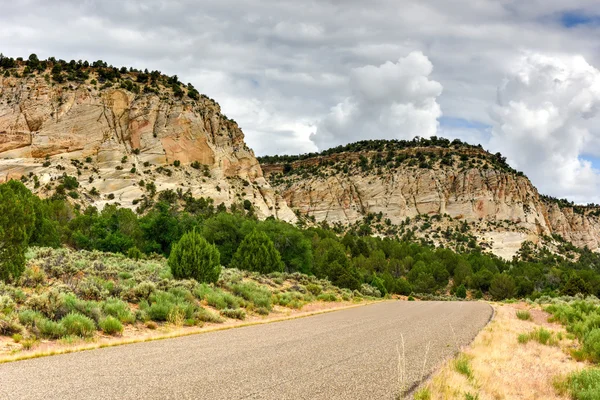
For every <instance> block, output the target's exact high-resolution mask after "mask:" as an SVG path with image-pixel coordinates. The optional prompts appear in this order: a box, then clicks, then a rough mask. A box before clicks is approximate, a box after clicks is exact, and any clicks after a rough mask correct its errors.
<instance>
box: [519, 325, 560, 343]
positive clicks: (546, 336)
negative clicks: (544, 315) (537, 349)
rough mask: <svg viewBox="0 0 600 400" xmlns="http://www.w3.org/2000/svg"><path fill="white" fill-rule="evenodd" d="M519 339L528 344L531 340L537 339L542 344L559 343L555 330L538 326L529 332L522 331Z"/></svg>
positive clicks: (520, 341)
mask: <svg viewBox="0 0 600 400" xmlns="http://www.w3.org/2000/svg"><path fill="white" fill-rule="evenodd" d="M517 340H518V341H519V343H521V344H526V343H528V342H529V341H531V340H535V341H536V342H538V343H540V344H543V345H549V346H555V345H556V344H557V343H558V340H557V338H556V337H555V334H554V332H550V331H549V330H547V329H545V328H538V329H536V330H534V331H532V332H529V333H521V334H520V335H519V336H518V337H517Z"/></svg>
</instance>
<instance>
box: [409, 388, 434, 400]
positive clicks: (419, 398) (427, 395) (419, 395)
mask: <svg viewBox="0 0 600 400" xmlns="http://www.w3.org/2000/svg"><path fill="white" fill-rule="evenodd" d="M413 398H414V399H415V400H431V391H430V390H429V388H423V389H420V390H418V391H417V392H416V393H415V395H414V397H413Z"/></svg>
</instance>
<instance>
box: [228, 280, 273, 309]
mask: <svg viewBox="0 0 600 400" xmlns="http://www.w3.org/2000/svg"><path fill="white" fill-rule="evenodd" d="M231 290H232V291H233V294H235V295H236V296H240V297H241V298H243V299H244V300H246V301H248V302H250V303H251V304H252V306H253V308H255V307H256V308H264V309H267V310H269V311H270V310H271V308H272V303H271V296H272V294H271V291H270V290H269V289H267V288H266V287H264V286H259V285H257V284H255V283H253V282H248V283H238V284H235V285H233V286H232V288H231Z"/></svg>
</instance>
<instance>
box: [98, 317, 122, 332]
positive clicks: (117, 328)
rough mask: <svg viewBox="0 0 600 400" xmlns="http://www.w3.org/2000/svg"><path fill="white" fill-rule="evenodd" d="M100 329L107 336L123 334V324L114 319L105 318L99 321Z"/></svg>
mask: <svg viewBox="0 0 600 400" xmlns="http://www.w3.org/2000/svg"><path fill="white" fill-rule="evenodd" d="M99 325H100V329H102V332H104V333H106V334H107V335H116V334H121V333H122V332H123V324H121V321H119V320H118V319H116V318H115V317H111V316H109V317H106V318H104V319H101V320H100V323H99Z"/></svg>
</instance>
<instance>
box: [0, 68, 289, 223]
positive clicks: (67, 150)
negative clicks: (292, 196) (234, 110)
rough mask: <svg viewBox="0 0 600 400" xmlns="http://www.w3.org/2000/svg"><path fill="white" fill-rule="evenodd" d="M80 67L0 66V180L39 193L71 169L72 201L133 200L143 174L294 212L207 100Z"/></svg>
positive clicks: (282, 214) (268, 211)
mask: <svg viewBox="0 0 600 400" xmlns="http://www.w3.org/2000/svg"><path fill="white" fill-rule="evenodd" d="M81 70H87V71H86V72H85V77H84V78H83V79H78V80H76V81H67V82H60V83H59V82H56V81H55V80H54V79H53V78H54V75H53V77H52V78H50V76H49V72H50V70H46V71H41V72H39V73H37V74H27V72H26V71H25V70H24V67H23V65H21V66H20V67H17V68H13V69H12V70H10V71H8V72H6V73H4V76H2V74H0V181H6V180H7V179H11V178H12V179H21V178H22V177H24V178H23V180H26V181H27V182H26V183H27V185H28V186H29V187H30V188H31V189H32V190H33V191H34V192H37V193H38V194H40V195H42V196H45V195H50V194H52V193H53V186H54V183H55V181H56V179H57V178H58V177H59V176H60V175H63V174H67V175H70V176H75V177H77V179H78V181H79V184H80V186H79V188H78V191H79V192H80V194H81V196H79V197H78V198H77V200H73V201H75V202H80V203H83V204H82V205H86V204H94V205H97V206H99V207H100V208H101V207H102V206H103V205H104V204H106V203H111V202H118V203H119V204H121V205H122V206H125V207H131V208H134V207H135V204H136V203H137V201H139V199H140V198H141V197H142V196H144V195H146V194H147V190H146V184H148V183H150V182H152V183H153V184H154V185H155V186H156V190H157V191H161V190H165V189H173V190H175V189H182V190H183V191H187V190H190V191H191V192H192V193H193V195H194V196H205V197H211V198H213V199H214V202H215V205H217V204H220V203H224V204H225V205H231V204H232V203H235V202H240V201H243V200H250V201H251V202H252V203H253V204H254V206H255V208H256V211H257V214H258V215H259V216H260V217H267V216H270V215H274V216H276V217H278V218H281V219H284V220H288V221H293V220H295V215H294V214H293V213H292V212H291V210H289V209H288V208H287V207H286V205H285V202H283V201H281V202H280V201H279V199H278V196H277V195H275V193H274V191H273V190H272V189H271V187H270V185H269V184H268V182H266V181H265V179H264V177H263V174H262V170H261V167H260V165H259V163H258V161H257V160H256V158H255V157H254V153H253V152H252V150H251V149H249V148H248V147H247V146H246V144H245V143H244V135H243V133H242V131H241V130H240V128H239V127H238V126H237V124H236V123H235V122H234V121H232V120H229V119H228V118H227V117H225V116H224V115H223V114H222V113H221V110H220V107H219V105H218V104H217V103H216V102H214V101H213V100H211V99H209V98H207V97H206V96H193V97H195V98H194V99H192V98H190V97H189V96H184V95H182V93H175V92H174V90H173V89H172V87H173V86H172V85H171V86H169V85H161V84H156V83H155V85H154V87H151V86H150V84H149V81H148V84H146V83H142V84H137V83H135V84H134V83H132V82H136V77H137V75H138V74H135V73H130V72H125V73H123V74H120V75H119V78H118V79H117V78H114V79H112V80H104V82H101V83H99V81H102V80H103V79H102V78H101V77H99V76H98V73H97V69H93V68H87V69H86V68H81ZM24 72H25V73H24ZM23 75H26V76H23ZM59 78H60V77H59ZM59 80H62V79H59ZM139 80H140V79H137V81H139ZM178 85H179V84H178ZM183 87H184V89H185V86H183ZM178 88H179V86H177V87H176V88H175V89H176V90H177V91H179V90H181V89H178ZM128 89H129V90H128ZM136 92H137V93H136ZM192 166H193V168H192ZM140 181H144V182H143V184H140ZM96 192H98V194H95V193H96Z"/></svg>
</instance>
